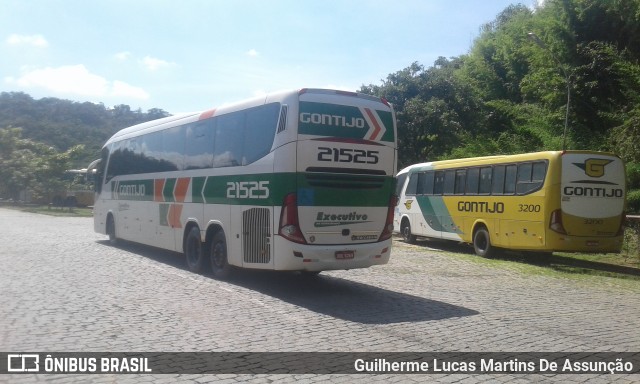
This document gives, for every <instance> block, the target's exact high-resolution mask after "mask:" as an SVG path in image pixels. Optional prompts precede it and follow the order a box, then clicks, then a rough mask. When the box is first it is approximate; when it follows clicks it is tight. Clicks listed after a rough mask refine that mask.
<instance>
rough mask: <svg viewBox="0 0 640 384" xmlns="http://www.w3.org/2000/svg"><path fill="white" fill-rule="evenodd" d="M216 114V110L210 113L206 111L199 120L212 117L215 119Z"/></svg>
mask: <svg viewBox="0 0 640 384" xmlns="http://www.w3.org/2000/svg"><path fill="white" fill-rule="evenodd" d="M215 113H216V110H215V109H210V110H208V111H204V112H202V113H201V114H200V117H198V120H204V119H208V118H210V117H213V115H214V114H215Z"/></svg>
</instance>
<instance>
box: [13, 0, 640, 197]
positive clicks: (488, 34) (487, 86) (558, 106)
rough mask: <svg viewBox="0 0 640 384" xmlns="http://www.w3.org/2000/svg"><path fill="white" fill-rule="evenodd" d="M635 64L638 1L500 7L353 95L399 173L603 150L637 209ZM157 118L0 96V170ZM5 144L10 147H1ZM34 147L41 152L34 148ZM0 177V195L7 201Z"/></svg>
mask: <svg viewBox="0 0 640 384" xmlns="http://www.w3.org/2000/svg"><path fill="white" fill-rule="evenodd" d="M452 17H454V16H453V15H452ZM427 38H428V37H425V39H427ZM402 43H403V42H400V41H399V42H398V44H402ZM639 60H640V1H638V0H606V1H603V0H546V1H545V2H544V3H543V4H542V5H541V6H538V7H536V8H535V9H532V8H529V7H527V6H524V5H512V6H509V7H507V8H506V9H505V10H504V11H502V12H501V13H500V14H499V15H497V16H496V18H495V20H493V21H492V22H490V23H487V24H485V25H483V26H481V27H480V34H479V36H478V37H477V38H476V40H475V41H474V43H473V45H472V47H471V48H470V50H469V52H468V53H466V54H463V55H460V56H458V57H449V58H445V57H440V58H438V59H437V60H436V61H435V62H434V63H433V64H432V65H431V66H425V65H424V64H421V63H417V62H415V63H412V64H410V65H409V66H408V67H407V68H404V69H401V70H399V71H397V72H395V73H391V74H389V75H388V76H387V77H386V79H384V80H382V81H381V83H379V84H370V85H363V86H362V87H361V89H360V91H361V92H365V93H369V94H373V95H377V96H381V97H384V98H386V99H387V100H389V101H390V102H392V103H393V104H394V106H395V109H396V112H397V118H398V139H399V163H400V164H399V165H400V167H404V166H406V165H409V164H412V163H415V162H422V161H427V160H438V159H444V158H459V157H469V156H480V155H490V154H509V153H519V152H531V151H537V150H559V149H563V148H566V149H589V150H603V151H611V152H615V153H617V154H618V155H620V156H621V157H622V158H623V159H624V160H625V161H626V162H627V170H628V177H629V187H630V189H634V190H638V191H632V192H631V193H630V194H629V196H630V199H629V201H630V207H631V208H632V209H635V210H640V103H639V101H640V100H639V99H640V62H639ZM567 106H568V114H567ZM167 115H168V113H167V112H165V111H163V110H162V109H152V110H149V111H147V112H146V113H143V112H142V111H140V110H138V111H132V110H131V109H130V108H129V106H127V105H119V106H116V107H114V108H106V107H105V106H104V105H102V104H93V103H88V102H87V103H76V102H71V101H68V100H60V99H55V98H44V99H40V100H34V99H32V98H31V97H30V96H29V95H26V94H24V93H2V94H0V132H2V135H0V156H2V157H1V158H0V163H1V164H0V167H2V169H5V166H9V164H13V165H12V166H13V167H14V168H15V164H17V163H19V162H20V161H24V162H27V163H28V162H29V161H28V160H26V159H28V158H29V156H34V158H38V156H39V155H41V154H43V155H46V156H63V157H64V156H68V161H69V165H70V167H82V166H86V164H87V163H88V161H90V160H91V159H93V158H96V157H97V156H98V151H99V148H100V146H101V145H102V144H103V143H104V141H105V140H106V139H107V138H108V137H109V136H111V135H112V134H113V133H115V132H116V131H117V130H118V129H120V128H123V127H126V126H130V125H133V124H136V123H140V122H143V121H148V120H152V119H155V118H159V117H164V116H167ZM565 118H566V120H565ZM565 124H566V127H567V130H566V135H564V130H565ZM13 128H20V129H21V130H20V131H16V130H14V129H13ZM8 143H14V144H11V145H15V143H21V144H20V145H19V146H17V147H13V149H11V150H7V148H8V145H9V144H8ZM40 144H42V145H44V146H45V147H46V148H47V149H48V151H49V155H47V151H44V152H43V150H42V149H34V148H35V147H34V146H37V145H40ZM78 145H81V147H77V146H78ZM42 148H44V147H42ZM25 151H26V152H25ZM25 153H30V154H29V155H28V156H27V155H25ZM41 160H42V159H41ZM31 164H33V162H31ZM40 164H42V162H41V163H40ZM31 174H32V177H35V176H33V172H31ZM3 180H8V179H4V177H2V175H0V197H7V194H8V190H9V189H8V187H7V181H3Z"/></svg>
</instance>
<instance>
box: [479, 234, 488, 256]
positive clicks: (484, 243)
mask: <svg viewBox="0 0 640 384" xmlns="http://www.w3.org/2000/svg"><path fill="white" fill-rule="evenodd" d="M488 244H489V241H488V240H487V236H485V234H484V232H478V234H477V235H476V248H477V249H478V250H479V251H480V252H481V253H485V252H486V251H487V247H488Z"/></svg>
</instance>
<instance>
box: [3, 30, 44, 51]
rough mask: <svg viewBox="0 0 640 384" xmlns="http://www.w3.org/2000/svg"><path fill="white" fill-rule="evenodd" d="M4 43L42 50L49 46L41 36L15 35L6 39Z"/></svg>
mask: <svg viewBox="0 0 640 384" xmlns="http://www.w3.org/2000/svg"><path fill="white" fill-rule="evenodd" d="M6 43H7V44H9V45H15V46H24V45H31V46H34V47H39V48H44V47H46V46H48V45H49V43H48V42H47V40H46V39H45V38H44V37H43V36H42V35H18V34H15V33H13V34H11V35H9V37H7V40H6Z"/></svg>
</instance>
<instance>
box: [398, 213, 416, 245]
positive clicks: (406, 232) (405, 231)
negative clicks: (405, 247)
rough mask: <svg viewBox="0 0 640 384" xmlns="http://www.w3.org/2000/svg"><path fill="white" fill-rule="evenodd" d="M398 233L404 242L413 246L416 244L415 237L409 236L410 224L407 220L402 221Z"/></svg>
mask: <svg viewBox="0 0 640 384" xmlns="http://www.w3.org/2000/svg"><path fill="white" fill-rule="evenodd" d="M400 233H402V238H403V239H404V241H405V242H407V243H409V244H413V243H415V242H416V236H415V235H413V234H411V223H409V220H407V219H404V220H402V226H401V227H400Z"/></svg>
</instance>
